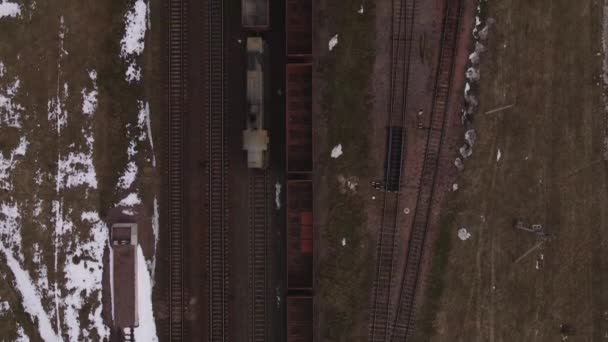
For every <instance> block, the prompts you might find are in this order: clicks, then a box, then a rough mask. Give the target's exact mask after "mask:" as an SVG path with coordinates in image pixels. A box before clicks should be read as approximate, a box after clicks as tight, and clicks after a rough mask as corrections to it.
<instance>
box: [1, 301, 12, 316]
mask: <svg viewBox="0 0 608 342" xmlns="http://www.w3.org/2000/svg"><path fill="white" fill-rule="evenodd" d="M10 308H11V306H10V305H9V304H8V302H7V301H5V300H4V301H0V316H4V315H5V314H6V313H7V312H8V310H9V309H10Z"/></svg>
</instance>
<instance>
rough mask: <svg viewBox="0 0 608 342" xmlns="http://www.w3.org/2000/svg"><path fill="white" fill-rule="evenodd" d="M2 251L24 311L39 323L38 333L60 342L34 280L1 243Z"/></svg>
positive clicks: (45, 337) (49, 339) (44, 338)
mask: <svg viewBox="0 0 608 342" xmlns="http://www.w3.org/2000/svg"><path fill="white" fill-rule="evenodd" d="M0 251H2V252H3V253H4V256H5V258H6V265H7V266H8V267H9V269H10V270H11V272H12V273H13V276H14V277H15V289H16V290H17V292H19V294H20V295H21V298H22V302H21V304H22V305H23V309H24V310H25V312H27V313H28V314H29V315H30V316H32V319H33V320H34V321H35V322H37V323H38V331H39V333H40V336H41V337H42V339H43V340H45V341H60V339H59V336H57V335H56V334H55V331H54V330H53V327H52V325H51V319H50V317H49V315H47V313H46V312H45V311H44V308H43V307H42V302H41V300H40V294H39V293H38V291H37V290H36V287H35V286H34V284H33V282H32V278H31V277H30V275H29V274H28V273H27V271H26V270H24V269H23V268H22V267H21V265H20V264H19V262H18V261H17V260H16V259H15V258H14V257H13V253H12V252H11V251H10V250H8V249H7V248H6V247H5V245H4V244H1V243H0Z"/></svg>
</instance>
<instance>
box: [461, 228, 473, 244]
mask: <svg viewBox="0 0 608 342" xmlns="http://www.w3.org/2000/svg"><path fill="white" fill-rule="evenodd" d="M470 237H471V233H469V231H468V230H467V228H465V227H462V228H460V229H458V238H459V239H460V240H462V241H466V240H468V239H469V238H470Z"/></svg>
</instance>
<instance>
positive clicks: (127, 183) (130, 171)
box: [118, 161, 137, 190]
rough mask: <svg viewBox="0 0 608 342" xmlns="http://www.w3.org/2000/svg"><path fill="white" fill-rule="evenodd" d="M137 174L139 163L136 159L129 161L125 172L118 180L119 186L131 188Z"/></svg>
mask: <svg viewBox="0 0 608 342" xmlns="http://www.w3.org/2000/svg"><path fill="white" fill-rule="evenodd" d="M136 176H137V165H136V164H135V162H134V161H130V162H129V163H127V167H126V168H125V171H124V172H123V174H122V176H120V179H119V180H118V187H120V188H121V189H125V190H126V189H129V188H130V187H131V185H132V184H133V182H134V181H135V177H136Z"/></svg>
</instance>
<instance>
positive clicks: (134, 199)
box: [118, 192, 141, 207]
mask: <svg viewBox="0 0 608 342" xmlns="http://www.w3.org/2000/svg"><path fill="white" fill-rule="evenodd" d="M138 204H141V199H140V198H139V195H138V194H137V193H134V192H132V193H130V194H129V195H127V197H125V198H123V199H122V200H121V201H120V202H118V206H123V207H133V206H135V205H138Z"/></svg>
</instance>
